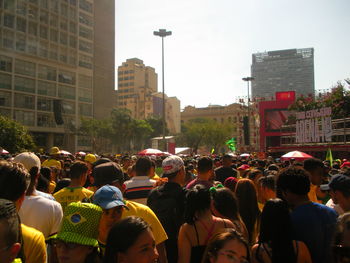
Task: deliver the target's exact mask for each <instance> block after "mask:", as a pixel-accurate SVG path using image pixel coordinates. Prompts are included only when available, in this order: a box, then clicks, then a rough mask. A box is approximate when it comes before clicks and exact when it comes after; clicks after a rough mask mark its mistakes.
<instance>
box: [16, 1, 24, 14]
mask: <svg viewBox="0 0 350 263" xmlns="http://www.w3.org/2000/svg"><path fill="white" fill-rule="evenodd" d="M16 11H17V14H18V15H22V16H26V14H27V6H26V3H23V2H21V1H17V8H16Z"/></svg>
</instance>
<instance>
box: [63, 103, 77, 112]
mask: <svg viewBox="0 0 350 263" xmlns="http://www.w3.org/2000/svg"><path fill="white" fill-rule="evenodd" d="M62 109H63V112H64V113H65V114H75V102H70V101H65V100H64V101H63V102H62Z"/></svg>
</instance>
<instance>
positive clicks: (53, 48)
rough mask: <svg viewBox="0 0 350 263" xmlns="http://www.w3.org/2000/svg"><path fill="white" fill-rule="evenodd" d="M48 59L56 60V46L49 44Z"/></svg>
mask: <svg viewBox="0 0 350 263" xmlns="http://www.w3.org/2000/svg"><path fill="white" fill-rule="evenodd" d="M49 56H50V59H53V60H58V46H56V45H53V44H51V45H50V54H49Z"/></svg>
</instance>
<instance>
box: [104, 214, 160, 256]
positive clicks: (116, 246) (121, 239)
mask: <svg viewBox="0 0 350 263" xmlns="http://www.w3.org/2000/svg"><path fill="white" fill-rule="evenodd" d="M158 257H159V255H158V252H157V248H156V243H155V240H154V236H153V233H152V230H151V228H150V226H149V225H148V224H147V223H146V222H145V221H144V220H143V219H142V218H140V217H136V216H130V217H126V218H124V219H122V220H121V221H119V222H118V223H116V224H115V225H114V226H113V227H112V229H111V230H110V232H109V234H108V238H107V245H106V252H105V257H104V261H103V262H104V263H153V262H156V260H157V259H158Z"/></svg>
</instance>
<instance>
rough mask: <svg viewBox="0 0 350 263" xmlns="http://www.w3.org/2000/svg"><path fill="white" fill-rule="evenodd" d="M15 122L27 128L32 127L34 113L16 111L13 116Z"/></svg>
mask: <svg viewBox="0 0 350 263" xmlns="http://www.w3.org/2000/svg"><path fill="white" fill-rule="evenodd" d="M14 119H15V121H18V122H20V123H22V124H23V125H27V126H34V112H32V111H19V110H16V111H15V114H14Z"/></svg>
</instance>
